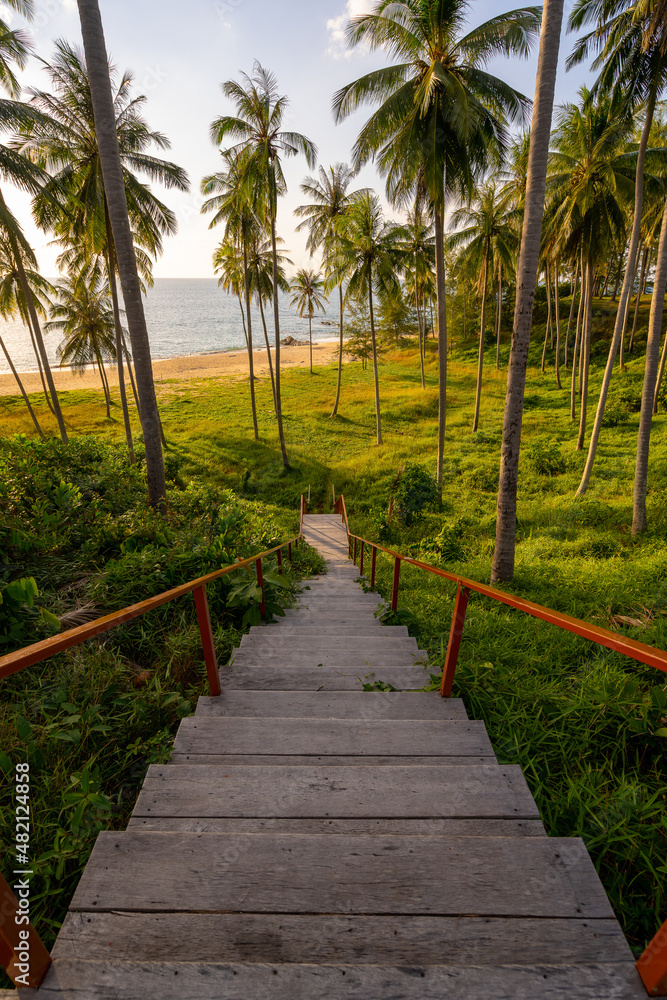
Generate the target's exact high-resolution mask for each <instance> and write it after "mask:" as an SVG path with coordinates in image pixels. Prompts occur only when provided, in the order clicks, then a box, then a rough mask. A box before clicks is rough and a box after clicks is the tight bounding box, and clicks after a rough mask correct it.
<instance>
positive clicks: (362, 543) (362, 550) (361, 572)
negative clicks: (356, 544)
mask: <svg viewBox="0 0 667 1000" xmlns="http://www.w3.org/2000/svg"><path fill="white" fill-rule="evenodd" d="M363 575H364V540H363V538H362V539H361V557H360V558H359V576H363Z"/></svg>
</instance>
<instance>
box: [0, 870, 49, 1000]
mask: <svg viewBox="0 0 667 1000" xmlns="http://www.w3.org/2000/svg"><path fill="white" fill-rule="evenodd" d="M17 878H20V876H18V875H17ZM24 912H26V911H25V910H22V909H21V906H20V904H19V901H18V899H17V898H16V896H15V895H14V893H13V891H12V889H11V887H10V886H9V885H8V884H7V882H5V880H4V878H3V877H2V875H0V965H2V967H3V969H4V970H5V972H6V973H7V975H8V976H9V978H10V979H11V981H12V982H13V983H14V985H15V986H17V987H20V986H30V987H32V988H33V989H37V987H38V986H39V984H40V983H41V981H42V980H43V979H44V976H45V975H46V970H47V969H48V967H49V966H50V965H51V956H50V955H49V953H48V951H47V950H46V948H45V947H44V944H43V943H42V941H41V939H40V937H39V934H38V933H37V931H36V930H35V928H34V927H33V926H32V924H30V923H28V924H17V923H16V920H15V917H16V915H17V914H18V913H24ZM19 932H22V936H21V937H19ZM26 933H27V938H26V936H25V935H26ZM19 976H20V977H21V978H20V979H19Z"/></svg>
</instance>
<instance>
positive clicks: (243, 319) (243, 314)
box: [236, 295, 248, 351]
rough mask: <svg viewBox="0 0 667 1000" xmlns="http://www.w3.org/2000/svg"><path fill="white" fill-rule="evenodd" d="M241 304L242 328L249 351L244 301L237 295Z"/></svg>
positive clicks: (246, 347)
mask: <svg viewBox="0 0 667 1000" xmlns="http://www.w3.org/2000/svg"><path fill="white" fill-rule="evenodd" d="M236 298H237V299H238V303H239V312H240V313H241V326H242V327H243V339H244V341H245V349H246V351H247V350H248V328H247V326H246V325H245V309H244V308H243V299H242V298H241V296H240V295H237V296H236Z"/></svg>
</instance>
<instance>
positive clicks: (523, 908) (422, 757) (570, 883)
mask: <svg viewBox="0 0 667 1000" xmlns="http://www.w3.org/2000/svg"><path fill="white" fill-rule="evenodd" d="M304 535H305V536H306V538H307V539H308V541H309V542H310V543H311V544H312V545H314V546H315V547H316V548H318V549H319V550H320V552H321V553H322V554H323V556H324V557H325V558H326V559H327V560H328V572H327V574H326V575H325V576H322V577H320V578H319V579H315V580H311V581H310V583H309V585H308V587H307V588H306V589H305V590H304V593H303V595H302V599H301V603H300V606H299V608H298V609H295V610H293V611H289V612H288V613H287V615H286V617H285V618H284V619H282V620H281V621H280V622H279V623H278V624H276V625H271V626H264V625H262V626H258V627H256V628H252V629H251V630H250V634H249V635H248V636H246V637H245V638H244V639H243V642H242V643H241V646H240V648H239V649H238V650H237V651H236V653H235V654H234V657H233V660H232V662H231V664H230V665H229V666H227V667H224V668H223V669H222V671H221V679H222V686H223V694H222V696H221V697H219V698H201V699H200V702H199V705H198V707H197V711H196V714H195V715H194V717H192V718H188V719H184V720H183V722H182V723H181V726H180V729H179V731H178V734H177V737H176V741H175V744H174V752H173V757H172V761H171V763H170V764H168V765H165V766H162V765H154V766H152V767H151V768H150V769H149V772H148V775H147V777H146V780H145V783H144V786H143V788H142V791H141V793H140V795H139V798H138V801H137V804H136V807H135V809H134V812H133V815H132V818H131V820H130V823H129V826H128V828H127V830H126V831H125V832H121V833H113V832H106V833H102V834H100V836H99V838H98V840H97V843H96V845H95V848H94V850H93V853H92V855H91V858H90V860H89V862H88V865H87V867H86V870H85V872H84V874H83V877H82V879H81V882H80V884H79V886H78V888H77V891H76V893H75V895H74V898H73V900H72V904H71V908H70V912H69V914H68V916H67V918H66V920H65V922H64V925H63V927H62V930H61V932H60V935H59V937H58V940H57V943H56V946H55V949H54V953H53V955H54V962H53V965H52V966H51V968H50V970H49V972H48V974H47V977H46V979H45V980H44V982H43V984H42V986H41V987H40V989H39V990H38V991H37V992H36V994H35V991H31V994H32V995H33V996H34V995H37V996H38V997H42V998H45V997H51V996H58V997H68V998H71V1000H75V998H76V1000H213V998H216V1000H269V998H271V1000H324V998H327V1000H353V998H354V1000H357V998H358V1000H436V998H437V1000H443V998H449V997H451V998H457V1000H490V998H492V997H493V998H494V1000H522V998H529V997H530V998H531V1000H535V998H540V1000H551V998H556V997H557V998H559V1000H602V998H604V1000H611V998H623V1000H625V998H645V996H646V993H645V991H644V989H643V987H642V986H641V983H640V980H639V977H638V975H637V973H636V971H635V968H634V962H633V957H632V955H631V953H630V950H629V948H628V946H627V943H626V941H625V939H624V937H623V934H622V932H621V929H620V927H619V926H618V924H617V922H616V920H615V919H614V915H613V913H612V910H611V907H610V905H609V902H608V900H607V897H606V895H605V893H604V890H603V888H602V886H601V884H600V881H599V879H598V877H597V874H596V872H595V869H594V867H593V864H592V862H591V860H590V858H589V856H588V853H587V851H586V848H585V846H584V844H583V843H582V841H581V840H578V839H575V838H565V839H561V838H548V837H547V836H546V835H545V831H544V827H543V826H542V823H541V821H540V817H539V814H538V811H537V808H536V806H535V803H534V801H533V798H532V796H531V794H530V792H529V790H528V787H527V785H526V782H525V780H524V777H523V775H522V773H521V770H520V769H519V768H518V767H516V766H504V765H499V764H498V763H497V761H496V759H495V756H494V753H493V749H492V747H491V744H490V742H489V738H488V735H487V733H486V730H485V727H484V724H483V723H481V722H475V721H470V720H469V719H468V718H467V715H466V712H465V709H464V706H463V704H462V702H461V701H459V700H455V699H451V700H446V699H442V698H440V697H439V695H437V694H434V693H429V694H425V693H417V691H416V689H419V688H420V687H422V686H423V685H424V683H425V681H427V680H428V674H427V673H425V671H424V664H425V659H424V655H423V654H422V653H421V652H420V651H419V650H418V649H417V644H416V642H415V641H414V640H413V639H411V638H410V637H409V636H408V634H407V630H406V629H405V628H402V627H384V626H382V625H381V624H380V622H379V620H378V619H377V618H375V617H374V611H375V610H376V608H377V606H378V599H377V596H373V595H371V594H364V593H363V592H362V590H361V589H360V588H359V586H358V585H357V584H356V583H355V577H356V575H357V572H356V569H355V568H354V567H353V566H352V564H351V563H350V562H349V560H348V558H347V543H346V536H345V531H344V528H343V526H342V525H341V522H340V518H339V517H337V516H330V517H329V516H324V515H311V516H306V517H305V518H304ZM376 680H377V681H385V682H389V683H390V684H392V685H393V686H394V687H395V688H397V689H399V690H398V691H396V692H380V691H373V692H368V691H364V690H363V688H362V681H363V682H365V683H373V682H374V681H376Z"/></svg>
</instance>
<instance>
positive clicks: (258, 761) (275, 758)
mask: <svg viewBox="0 0 667 1000" xmlns="http://www.w3.org/2000/svg"><path fill="white" fill-rule="evenodd" d="M170 763H171V764H178V765H179V766H180V765H181V764H223V765H225V766H227V765H233V764H247V765H249V766H255V765H256V766H260V765H262V766H264V765H267V764H273V765H277V764H326V765H327V766H331V767H333V766H337V767H338V766H342V767H354V766H356V765H359V766H363V765H366V764H373V765H374V766H380V767H384V766H385V765H388V766H393V767H395V766H396V765H398V764H414V765H415V767H428V766H430V765H432V766H433V767H437V766H438V765H439V764H447V766H448V767H454V766H458V765H465V764H487V765H488V764H496V763H497V761H496V758H495V757H494V756H493V755H486V756H483V757H482V756H479V757H478V756H472V757H468V756H465V757H451V756H447V755H446V754H445V755H444V756H442V757H378V756H376V755H374V754H370V755H368V756H363V757H360V756H358V755H349V754H334V755H329V756H324V755H323V754H320V755H315V756H308V755H303V754H271V755H270V756H263V755H262V754H210V753H201V754H200V753H195V752H192V753H175V752H174V753H172V755H171V760H170Z"/></svg>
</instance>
